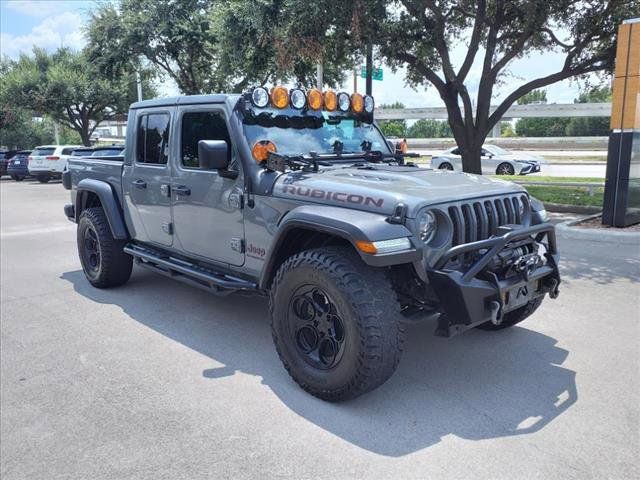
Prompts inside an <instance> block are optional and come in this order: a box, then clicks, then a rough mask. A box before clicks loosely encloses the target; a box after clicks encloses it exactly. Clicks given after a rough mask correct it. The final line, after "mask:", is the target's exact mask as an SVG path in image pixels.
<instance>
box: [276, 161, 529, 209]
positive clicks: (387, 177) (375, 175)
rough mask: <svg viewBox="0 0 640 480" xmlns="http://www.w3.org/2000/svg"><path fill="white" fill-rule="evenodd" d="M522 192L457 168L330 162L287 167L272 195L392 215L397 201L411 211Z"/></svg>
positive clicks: (497, 181) (508, 185)
mask: <svg viewBox="0 0 640 480" xmlns="http://www.w3.org/2000/svg"><path fill="white" fill-rule="evenodd" d="M521 191H524V189H523V188H522V187H520V186H519V185H515V184H513V183H510V182H505V181H502V180H494V179H491V178H488V177H483V176H476V175H468V174H466V173H461V172H449V171H443V170H431V169H426V168H415V167H414V168H409V167H387V166H386V165H382V166H380V167H378V166H376V167H374V168H372V169H369V168H358V167H346V168H345V167H333V168H327V169H324V170H321V171H320V172H301V171H297V172H288V173H286V174H284V175H281V176H280V178H279V179H278V180H277V182H276V185H275V186H274V192H273V193H274V196H276V197H283V198H291V199H295V200H300V201H303V202H307V203H308V202H312V203H318V204H323V205H333V206H337V207H346V208H349V207H351V208H357V209H359V210H366V211H370V212H377V213H384V214H391V213H392V211H393V209H394V207H395V206H396V205H397V204H398V203H404V204H405V205H407V207H408V212H407V213H408V215H409V216H414V214H415V213H416V211H417V210H418V209H420V208H422V207H423V206H426V205H433V204H437V203H445V202H451V201H457V200H461V199H465V198H480V197H485V196H495V195H501V194H508V193H514V192H521Z"/></svg>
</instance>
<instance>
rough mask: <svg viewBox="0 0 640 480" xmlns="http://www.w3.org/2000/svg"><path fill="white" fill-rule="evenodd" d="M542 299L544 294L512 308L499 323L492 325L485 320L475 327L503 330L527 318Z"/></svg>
mask: <svg viewBox="0 0 640 480" xmlns="http://www.w3.org/2000/svg"><path fill="white" fill-rule="evenodd" d="M543 299H544V296H541V297H538V298H536V299H534V300H531V301H530V302H529V303H527V304H526V305H523V306H522V307H520V308H517V309H515V310H513V311H512V312H509V313H505V315H504V317H503V319H502V323H500V325H494V324H493V323H491V322H485V323H483V324H482V325H478V327H477V328H479V329H481V330H490V331H495V330H503V329H505V328H509V327H513V326H514V325H517V324H518V323H520V322H522V321H523V320H525V319H527V318H528V317H529V316H531V315H533V312H535V311H536V310H537V309H538V307H539V306H540V305H541V304H542V300H543Z"/></svg>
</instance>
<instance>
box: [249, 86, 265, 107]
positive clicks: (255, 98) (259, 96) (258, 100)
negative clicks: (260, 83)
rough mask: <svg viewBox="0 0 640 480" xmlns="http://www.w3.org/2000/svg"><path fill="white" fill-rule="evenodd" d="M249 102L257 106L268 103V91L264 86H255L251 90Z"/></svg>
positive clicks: (263, 105)
mask: <svg viewBox="0 0 640 480" xmlns="http://www.w3.org/2000/svg"><path fill="white" fill-rule="evenodd" d="M251 103H253V105H254V106H256V107H258V108H264V107H266V106H267V105H269V92H267V89H266V88H264V87H256V88H254V89H253V91H252V92H251Z"/></svg>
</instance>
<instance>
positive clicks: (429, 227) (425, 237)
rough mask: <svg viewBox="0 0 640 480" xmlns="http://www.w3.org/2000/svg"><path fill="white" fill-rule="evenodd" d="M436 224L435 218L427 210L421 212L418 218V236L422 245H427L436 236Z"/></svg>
mask: <svg viewBox="0 0 640 480" xmlns="http://www.w3.org/2000/svg"><path fill="white" fill-rule="evenodd" d="M437 226H438V222H437V220H436V216H435V215H434V214H433V213H431V212H430V211H428V210H425V211H423V212H422V213H421V214H420V215H419V217H418V235H419V236H420V240H422V241H423V242H424V243H429V242H430V241H431V240H433V239H434V237H435V236H436V229H437Z"/></svg>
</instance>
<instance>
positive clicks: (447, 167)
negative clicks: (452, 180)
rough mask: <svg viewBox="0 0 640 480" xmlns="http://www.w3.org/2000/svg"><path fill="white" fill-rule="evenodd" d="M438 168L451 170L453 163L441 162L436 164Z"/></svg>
mask: <svg viewBox="0 0 640 480" xmlns="http://www.w3.org/2000/svg"><path fill="white" fill-rule="evenodd" d="M438 169H439V170H451V171H453V165H451V164H450V163H449V162H442V163H441V164H440V165H439V166H438Z"/></svg>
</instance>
